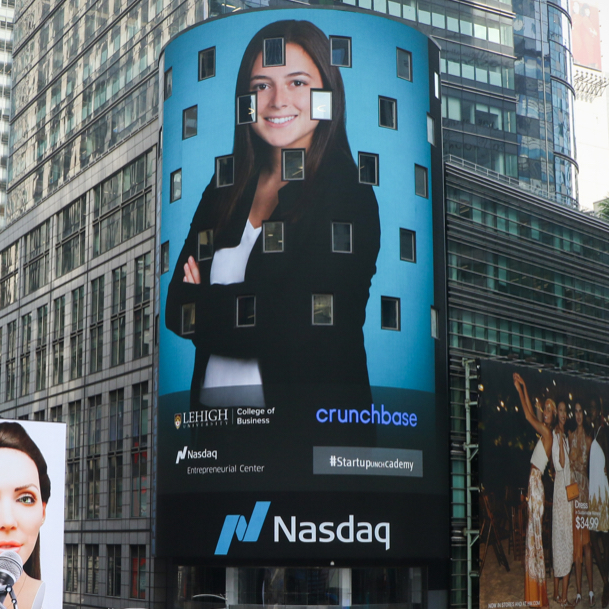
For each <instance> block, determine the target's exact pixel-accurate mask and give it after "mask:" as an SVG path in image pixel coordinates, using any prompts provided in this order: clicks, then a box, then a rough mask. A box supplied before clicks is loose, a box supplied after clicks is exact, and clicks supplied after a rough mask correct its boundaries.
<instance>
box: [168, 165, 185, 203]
mask: <svg viewBox="0 0 609 609" xmlns="http://www.w3.org/2000/svg"><path fill="white" fill-rule="evenodd" d="M181 198H182V170H181V169H177V170H176V171H174V172H173V173H172V174H171V176H170V178H169V202H170V203H173V202H175V201H178V200H179V199H181Z"/></svg>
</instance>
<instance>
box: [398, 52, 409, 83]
mask: <svg viewBox="0 0 609 609" xmlns="http://www.w3.org/2000/svg"><path fill="white" fill-rule="evenodd" d="M397 70H398V78H403V79H404V80H410V81H412V54H411V53H410V52H408V51H405V50H404V49H397Z"/></svg>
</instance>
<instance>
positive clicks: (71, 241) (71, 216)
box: [55, 196, 86, 277]
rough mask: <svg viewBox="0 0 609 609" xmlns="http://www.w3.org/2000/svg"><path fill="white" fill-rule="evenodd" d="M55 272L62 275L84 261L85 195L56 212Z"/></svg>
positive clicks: (59, 275)
mask: <svg viewBox="0 0 609 609" xmlns="http://www.w3.org/2000/svg"><path fill="white" fill-rule="evenodd" d="M56 222H57V245H56V247H55V274H56V275H57V277H62V276H63V275H65V274H66V273H69V272H70V271H72V270H74V269H75V268H77V267H79V266H80V265H82V264H84V263H85V226H86V205H85V197H84V196H83V197H80V198H79V199H77V200H76V201H74V202H73V203H70V205H68V206H67V207H64V209H62V210H61V211H60V212H59V213H58V214H57V219H56Z"/></svg>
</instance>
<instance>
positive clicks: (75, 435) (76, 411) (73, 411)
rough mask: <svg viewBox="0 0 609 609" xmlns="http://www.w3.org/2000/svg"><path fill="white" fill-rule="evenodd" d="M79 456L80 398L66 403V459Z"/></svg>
mask: <svg viewBox="0 0 609 609" xmlns="http://www.w3.org/2000/svg"><path fill="white" fill-rule="evenodd" d="M78 457H80V400H77V401H75V402H70V403H69V404H68V459H77V458H78Z"/></svg>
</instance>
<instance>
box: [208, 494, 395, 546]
mask: <svg viewBox="0 0 609 609" xmlns="http://www.w3.org/2000/svg"><path fill="white" fill-rule="evenodd" d="M270 507H271V502H270V501H257V502H256V505H255V506H254V511H253V512H252V516H251V518H250V521H249V524H248V522H247V520H246V519H245V516H241V515H237V514H231V515H229V516H227V517H226V518H225V519H224V525H223V526H222V531H221V532H220V538H219V539H218V544H217V545H216V551H215V552H214V554H215V555H218V556H226V554H228V550H229V548H230V545H231V542H232V540H233V536H236V537H237V539H238V540H239V541H244V542H256V541H258V538H259V537H260V532H261V531H262V525H263V524H264V521H265V519H266V515H267V513H268V511H269V508H270ZM288 521H289V525H288V524H286V522H285V521H284V519H283V518H282V517H281V516H274V527H273V541H274V542H275V543H279V541H281V539H282V538H283V539H285V540H287V541H288V542H289V543H297V542H300V543H330V542H332V541H339V542H341V543H373V542H374V541H376V542H377V543H381V544H384V546H385V550H389V548H390V547H391V525H390V523H389V522H379V523H378V524H376V525H375V526H373V525H372V523H370V522H355V516H354V515H353V514H350V515H349V517H348V518H347V520H346V521H345V522H341V523H339V524H338V525H335V524H334V522H322V523H320V524H319V525H318V524H316V523H315V522H309V521H301V522H299V521H298V519H297V517H296V516H291V517H290V518H289V520H288Z"/></svg>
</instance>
